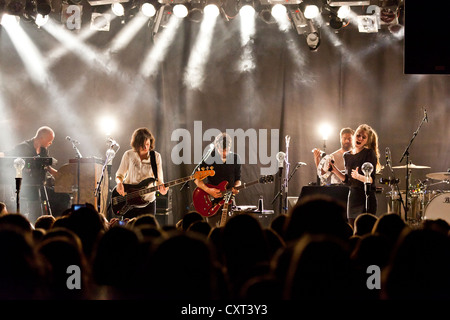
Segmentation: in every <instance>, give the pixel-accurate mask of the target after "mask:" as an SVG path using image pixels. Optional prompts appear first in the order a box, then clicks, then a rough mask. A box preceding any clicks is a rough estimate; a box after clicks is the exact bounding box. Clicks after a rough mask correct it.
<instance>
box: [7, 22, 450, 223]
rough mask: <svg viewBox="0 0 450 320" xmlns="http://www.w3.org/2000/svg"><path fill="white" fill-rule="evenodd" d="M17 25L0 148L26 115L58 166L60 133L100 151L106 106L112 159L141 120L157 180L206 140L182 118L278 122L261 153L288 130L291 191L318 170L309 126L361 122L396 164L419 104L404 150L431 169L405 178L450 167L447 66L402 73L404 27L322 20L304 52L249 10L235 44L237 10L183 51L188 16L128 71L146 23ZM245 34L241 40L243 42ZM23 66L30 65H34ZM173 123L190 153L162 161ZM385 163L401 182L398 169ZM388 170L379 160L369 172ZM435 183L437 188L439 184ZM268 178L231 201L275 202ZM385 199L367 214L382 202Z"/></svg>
mask: <svg viewBox="0 0 450 320" xmlns="http://www.w3.org/2000/svg"><path fill="white" fill-rule="evenodd" d="M21 25H22V28H23V29H24V31H25V33H26V34H27V35H28V36H29V37H30V39H31V41H32V43H34V45H35V46H36V47H37V53H38V54H35V56H33V52H32V51H31V50H30V49H29V48H28V49H27V48H25V49H24V48H20V49H16V48H15V47H14V45H13V42H12V40H11V37H12V36H11V35H9V34H8V33H7V32H6V31H5V29H4V28H0V81H1V87H0V110H1V115H2V116H1V121H2V136H1V138H0V150H1V151H6V150H8V149H9V148H11V147H12V146H13V145H14V144H16V143H19V142H21V141H23V140H25V139H28V138H31V137H32V136H33V135H34V133H35V131H36V129H37V128H38V127H40V126H42V125H49V126H51V127H52V128H53V129H54V130H55V131H56V139H55V141H54V144H53V145H52V146H51V148H50V152H51V155H52V156H53V157H55V158H56V159H58V164H57V165H56V166H55V167H56V168H59V167H60V166H61V165H63V164H65V163H67V162H68V161H69V159H72V158H75V152H74V150H73V148H72V145H71V143H69V142H68V141H67V140H65V137H66V136H70V137H72V138H74V139H77V140H79V141H80V142H81V144H80V145H79V146H78V147H79V149H80V151H81V153H82V155H83V156H84V157H93V156H95V157H99V158H103V159H104V157H105V152H106V149H107V145H106V135H105V133H103V132H102V131H101V129H100V125H99V119H100V118H101V117H102V116H104V115H109V116H112V117H115V118H116V120H117V127H116V130H115V131H114V132H112V134H111V135H112V136H113V138H114V139H116V140H117V141H118V142H119V144H120V146H121V148H120V150H119V152H118V154H117V155H116V158H115V159H114V161H113V167H112V172H113V173H115V171H116V170H117V167H118V164H119V162H120V159H121V157H122V154H123V152H124V151H125V150H127V149H128V148H129V140H130V137H131V134H132V132H133V130H134V129H136V128H138V127H142V126H145V127H148V128H149V129H150V130H151V131H152V132H153V133H154V134H155V136H156V150H157V151H159V152H160V153H161V155H162V158H163V161H164V175H165V180H166V181H169V180H173V179H177V178H179V177H184V176H187V175H189V174H191V172H192V170H193V169H194V167H195V165H196V163H194V161H193V160H194V159H193V154H194V142H197V143H198V144H200V145H201V146H202V148H205V147H206V146H207V145H208V144H209V143H210V142H211V140H208V141H202V140H198V139H197V140H195V139H194V123H197V124H199V123H201V129H202V132H201V134H203V133H205V131H206V130H207V129H212V128H216V129H219V130H226V129H235V130H236V129H242V130H243V131H247V130H253V129H255V130H256V131H257V132H258V133H259V132H260V131H258V130H260V129H265V130H267V131H268V132H269V136H270V137H276V135H273V136H272V135H270V132H271V131H270V130H279V131H278V137H279V138H278V141H276V142H277V143H278V148H275V149H276V150H271V147H270V142H267V143H266V146H267V147H268V152H269V155H271V156H272V159H273V161H274V157H275V154H276V153H277V152H278V151H280V150H281V151H286V148H285V143H284V141H285V136H286V135H289V136H290V137H291V140H290V148H289V160H290V162H291V169H292V168H294V167H295V164H296V163H297V162H300V161H301V162H305V163H307V166H303V167H301V168H299V169H298V170H297V172H296V173H295V174H294V175H293V178H292V180H291V181H290V183H289V196H298V195H299V194H300V191H301V188H302V187H303V186H305V185H308V184H309V183H310V182H315V181H316V175H315V172H316V171H315V167H314V162H313V155H312V152H311V150H312V149H313V148H315V147H319V148H322V145H323V141H322V136H321V134H320V133H319V131H318V128H319V125H320V124H321V123H322V122H326V123H329V124H330V125H331V126H332V128H333V130H332V133H331V134H330V137H329V140H328V141H327V143H326V151H327V152H332V151H334V150H336V149H338V148H339V146H340V144H339V130H340V129H341V128H342V127H347V126H350V127H352V128H356V127H357V126H358V125H359V124H362V123H367V124H369V125H371V126H372V127H373V128H374V129H375V130H376V131H377V132H378V135H379V147H380V153H381V162H382V164H383V165H384V164H385V158H384V150H385V148H386V147H389V148H390V150H391V153H392V159H393V165H394V166H395V165H400V164H405V161H403V162H402V163H399V160H400V158H401V156H402V154H403V152H404V151H405V148H406V147H407V146H408V144H409V142H410V139H411V138H412V137H413V134H414V133H415V132H416V130H417V129H418V126H419V124H420V123H421V121H422V119H423V115H424V108H425V109H426V110H427V112H428V118H429V122H428V123H424V124H423V125H422V127H421V130H420V131H419V132H418V134H417V136H416V138H415V140H414V142H413V144H412V145H411V147H410V159H411V161H412V162H413V163H414V164H416V165H425V166H430V167H431V169H421V170H413V171H412V173H413V176H412V180H413V182H414V183H415V182H416V181H417V179H422V180H423V179H425V177H426V174H427V173H431V172H442V171H446V170H447V169H448V168H449V167H450V161H449V160H450V156H449V155H450V145H449V143H448V139H449V138H450V127H449V123H450V116H449V110H450V107H449V102H450V99H449V98H450V95H449V92H450V82H449V78H448V76H445V75H405V74H404V72H403V38H400V39H399V38H397V37H395V36H393V35H392V34H390V33H389V31H387V30H380V32H379V33H373V34H367V33H359V32H358V30H357V28H356V27H355V26H352V25H350V26H348V27H346V28H344V29H342V30H341V31H340V32H339V33H335V32H334V31H332V29H330V28H329V27H327V26H326V25H324V26H323V27H322V28H321V38H322V39H321V45H320V47H319V49H318V51H317V52H311V51H310V50H309V49H308V47H307V46H306V44H305V39H304V36H299V35H298V34H297V33H296V32H295V30H292V29H291V30H290V31H289V32H281V31H279V30H278V28H277V26H276V24H266V23H264V22H262V21H261V20H257V24H256V34H255V35H254V37H253V38H252V40H251V42H250V44H248V45H247V46H246V47H242V46H241V42H240V41H241V40H240V27H239V18H236V19H234V20H231V21H229V22H226V21H224V20H223V19H219V20H218V23H217V25H216V28H215V29H214V34H213V37H212V44H211V47H210V48H211V51H210V55H209V56H207V57H206V56H204V57H203V56H202V54H201V53H198V52H196V53H193V46H194V44H195V42H196V36H197V35H198V33H199V27H200V25H199V24H196V23H191V22H187V21H186V22H184V23H183V24H181V26H180V28H179V29H178V31H177V33H176V35H175V38H174V40H173V42H171V43H170V44H169V45H168V48H167V49H168V50H167V52H166V55H165V56H164V57H163V58H161V60H162V61H161V62H160V63H158V59H157V58H155V57H153V58H152V59H153V61H155V63H157V66H158V67H157V69H156V71H155V74H154V75H153V76H145V75H140V74H139V73H138V71H139V68H140V66H141V63H142V62H143V61H144V60H145V59H146V56H147V54H148V51H149V50H150V49H151V48H154V47H155V46H156V45H157V44H156V43H154V42H153V40H152V38H151V36H150V30H149V28H148V27H146V26H144V27H142V28H141V29H140V30H139V32H138V33H137V34H136V35H135V36H134V38H133V39H131V41H130V42H129V44H128V45H127V46H126V47H124V48H122V49H120V50H110V48H111V46H112V44H113V40H114V39H115V37H116V36H117V35H118V34H119V31H120V30H121V29H122V28H124V26H125V25H126V24H125V25H122V24H120V23H119V21H113V23H112V25H111V30H110V31H109V32H98V33H95V34H94V35H92V36H90V37H89V38H87V39H85V40H82V41H79V40H77V39H80V37H81V36H82V35H83V29H84V27H86V28H87V29H88V28H89V27H88V26H83V29H82V31H80V32H69V31H67V30H63V31H64V32H65V33H64V36H63V37H64V39H65V40H64V39H62V38H59V37H57V36H56V35H55V34H52V33H50V31H49V28H50V27H47V28H45V27H42V28H41V29H37V28H36V27H35V26H32V25H31V24H27V23H23V22H22V23H21ZM59 29H64V28H62V27H59ZM66 33H68V35H66ZM161 35H162V33H161ZM162 39H163V37H161V40H162ZM249 48H250V49H251V51H246V50H247V49H249ZM18 51H22V52H21V53H20V54H19V53H18ZM23 51H26V52H27V53H28V54H29V55H30V54H31V57H32V58H31V60H32V62H31V64H30V65H31V66H30V65H27V64H26V63H24V62H23V60H22V58H21V57H23V56H24V55H23ZM248 52H250V53H248ZM243 53H247V54H248V56H249V57H250V58H251V61H250V62H248V61H247V67H248V68H247V70H246V71H240V69H241V67H240V65H241V63H242V62H245V61H243V58H242V55H243ZM191 54H197V55H198V56H199V58H200V60H201V61H204V62H205V68H204V73H203V74H202V76H203V85H202V86H201V87H200V88H198V87H195V88H193V87H192V86H191V85H192V83H191V82H190V81H187V80H192V79H193V78H192V74H191V77H190V78H189V77H188V78H187V79H186V77H185V76H186V70H187V66H188V63H189V58H190V55H191ZM29 55H28V56H29ZM25 56H26V55H25ZM33 66H34V67H35V68H37V69H38V71H39V70H40V72H41V73H39V72H38V73H37V75H35V74H36V72H34V71H33V70H32V69H33ZM43 74H44V75H43ZM197 121H198V122H197ZM177 129H187V131H188V132H189V133H190V134H191V137H192V144H191V145H192V147H191V151H192V157H191V160H192V161H191V163H188V164H180V165H178V164H174V163H173V161H172V157H171V154H172V151H173V149H174V147H175V146H176V145H177V144H178V143H180V141H178V140H177V141H172V139H171V137H172V134H173V133H174V132H175V130H177ZM272 132H275V131H272ZM196 138H198V137H196ZM258 138H261V135H258ZM200 139H201V138H200ZM194 140H195V141H194ZM260 151H261V148H260V146H256V145H255V144H250V143H249V144H248V145H247V148H246V155H241V156H242V157H243V159H245V162H246V164H245V165H243V167H242V180H243V181H244V182H248V181H253V180H255V179H258V177H259V176H260V175H261V168H264V167H268V165H267V164H262V163H261V161H259V160H258V163H256V164H250V163H249V152H256V153H259V152H260ZM275 170H276V169H275ZM395 172H396V176H397V177H398V178H400V180H401V188H402V189H404V188H405V185H404V181H405V179H404V178H405V170H396V171H395ZM273 173H275V172H273ZM387 176H388V173H386V172H383V173H382V174H381V175H380V176H379V177H387ZM380 186H381V185H380ZM189 187H190V188H187V189H184V190H183V191H180V187H179V186H178V187H174V188H173V200H174V204H173V215H174V217H173V221H175V222H176V221H178V219H180V218H181V217H182V216H183V214H184V213H185V212H187V211H188V210H190V209H192V207H191V197H192V191H193V189H194V184H193V183H190V184H189ZM384 187H386V186H384ZM437 187H438V188H447V189H448V185H438V186H437ZM277 191H278V185H277V183H273V184H265V185H256V186H254V187H251V188H249V189H246V190H243V191H241V193H240V194H239V195H238V197H237V203H238V204H240V205H256V204H257V201H258V198H259V196H260V195H262V196H263V197H264V202H265V208H266V209H273V208H274V209H275V210H277V205H276V204H275V206H273V205H272V204H271V202H272V199H273V197H274V194H275V193H276V192H277ZM385 191H386V190H385ZM384 205H385V204H382V206H381V208H380V209H379V212H378V213H379V214H381V213H383V212H384V211H385V207H384Z"/></svg>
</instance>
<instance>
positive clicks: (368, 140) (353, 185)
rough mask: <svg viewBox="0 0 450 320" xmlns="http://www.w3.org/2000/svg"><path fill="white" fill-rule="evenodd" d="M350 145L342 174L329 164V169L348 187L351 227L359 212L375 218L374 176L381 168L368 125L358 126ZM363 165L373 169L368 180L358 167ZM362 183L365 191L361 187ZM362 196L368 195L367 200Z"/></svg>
mask: <svg viewBox="0 0 450 320" xmlns="http://www.w3.org/2000/svg"><path fill="white" fill-rule="evenodd" d="M352 143H353V147H352V149H351V150H350V151H347V152H346V153H344V163H345V173H342V172H341V171H339V169H338V168H336V166H335V165H334V164H331V168H332V172H333V173H334V174H336V176H338V177H339V178H340V179H341V180H342V181H344V183H345V184H347V185H348V186H349V187H350V192H349V194H348V201H347V218H348V221H349V223H350V224H351V225H352V226H353V224H354V221H355V219H356V217H357V216H358V215H360V214H362V213H372V214H374V215H376V212H377V206H378V204H377V198H376V194H375V192H376V185H375V175H376V173H377V172H379V171H380V170H381V165H380V152H379V150H378V135H377V133H376V131H375V130H374V129H373V128H372V127H371V126H369V125H367V124H361V125H360V126H359V127H358V128H357V129H356V131H355V133H354V135H353V142H352ZM366 162H369V163H371V164H372V166H373V170H372V173H371V174H370V176H369V177H368V178H366V176H365V175H364V172H363V171H362V168H361V167H362V166H363V164H364V163H366ZM366 183H367V184H368V188H366V186H365V184H366ZM366 195H367V196H368V198H367V199H366ZM366 200H367V201H366Z"/></svg>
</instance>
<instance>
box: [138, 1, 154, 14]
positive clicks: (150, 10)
mask: <svg viewBox="0 0 450 320" xmlns="http://www.w3.org/2000/svg"><path fill="white" fill-rule="evenodd" d="M141 10H142V13H143V14H144V15H145V16H146V17H153V16H154V15H155V14H156V9H155V6H154V5H152V4H151V3H148V2H146V3H144V4H143V5H142V7H141Z"/></svg>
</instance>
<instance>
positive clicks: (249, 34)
mask: <svg viewBox="0 0 450 320" xmlns="http://www.w3.org/2000/svg"><path fill="white" fill-rule="evenodd" d="M239 15H240V20H241V46H242V53H241V58H240V61H239V62H238V63H239V65H238V70H239V71H240V72H248V71H252V70H253V69H255V67H256V64H255V57H254V55H253V46H252V41H251V40H252V39H253V36H254V35H255V32H256V27H255V9H253V7H252V6H249V5H245V6H243V7H242V8H241V10H240V11H239Z"/></svg>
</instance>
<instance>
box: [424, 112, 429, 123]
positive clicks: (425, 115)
mask: <svg viewBox="0 0 450 320" xmlns="http://www.w3.org/2000/svg"><path fill="white" fill-rule="evenodd" d="M423 114H424V117H425V121H426V122H428V113H427V109H423Z"/></svg>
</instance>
